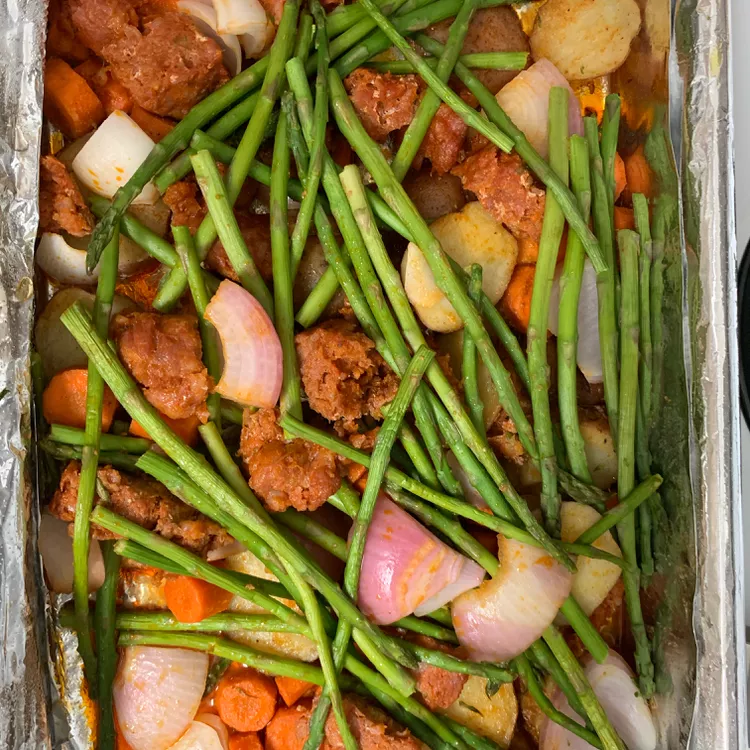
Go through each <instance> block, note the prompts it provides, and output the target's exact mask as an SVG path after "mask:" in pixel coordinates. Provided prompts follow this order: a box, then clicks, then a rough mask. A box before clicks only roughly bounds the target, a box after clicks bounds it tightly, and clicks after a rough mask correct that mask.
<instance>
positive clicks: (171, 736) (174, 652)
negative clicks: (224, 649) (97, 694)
mask: <svg viewBox="0 0 750 750" xmlns="http://www.w3.org/2000/svg"><path fill="white" fill-rule="evenodd" d="M207 674H208V654H205V653H203V652H201V651H189V650H188V649H184V648H161V647H156V646H132V647H129V648H126V649H125V650H124V652H123V654H122V657H121V659H120V664H119V666H118V669H117V675H116V676H115V682H114V687H113V694H114V702H115V708H116V710H117V722H118V724H119V726H120V730H121V731H122V734H123V736H124V738H125V740H126V741H127V743H128V744H129V745H130V747H131V748H132V749H133V750H167V748H169V747H170V746H171V745H173V744H174V743H175V742H177V740H178V739H180V737H181V736H182V735H183V734H184V733H185V732H186V731H187V729H188V727H190V724H191V722H192V721H193V717H194V716H195V714H196V712H197V710H198V706H199V705H200V702H201V699H202V698H203V690H204V689H205V686H206V676H207ZM203 726H206V725H203ZM211 731H212V732H213V731H214V730H213V729H212V730H211ZM214 734H215V732H214ZM217 743H218V745H217V750H221V742H220V741H219V739H218V735H217ZM187 747H190V746H189V745H188V746H187Z"/></svg>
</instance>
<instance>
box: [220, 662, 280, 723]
mask: <svg viewBox="0 0 750 750" xmlns="http://www.w3.org/2000/svg"><path fill="white" fill-rule="evenodd" d="M276 696H277V690H276V683H275V682H274V681H273V678H272V677H268V676H266V675H264V674H261V673H260V672H256V671H255V670H254V669H243V670H241V671H232V672H230V673H229V674H226V675H224V677H222V678H221V680H219V684H218V685H217V686H216V695H215V697H214V706H215V707H216V710H217V711H218V713H219V717H220V718H221V720H222V721H223V722H224V723H225V724H226V725H227V726H228V727H231V728H232V729H235V730H236V731H238V732H257V731H258V730H260V729H263V727H265V726H266V724H268V722H269V721H271V719H272V718H273V715H274V713H276Z"/></svg>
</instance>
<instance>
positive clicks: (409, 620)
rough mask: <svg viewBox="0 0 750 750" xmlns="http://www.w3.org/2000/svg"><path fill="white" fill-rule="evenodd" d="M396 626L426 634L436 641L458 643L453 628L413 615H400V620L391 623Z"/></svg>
mask: <svg viewBox="0 0 750 750" xmlns="http://www.w3.org/2000/svg"><path fill="white" fill-rule="evenodd" d="M393 626H394V627H396V628H401V629H402V630H408V631H409V632H411V633H419V634H420V635H426V636H429V637H430V638H435V639H436V640H438V641H445V642H446V643H453V644H454V645H457V644H458V638H457V637H456V634H455V633H454V632H453V630H451V629H449V628H442V627H440V625H435V624H433V623H431V622H427V621H426V620H423V619H421V618H419V617H415V616H414V615H409V616H407V617H402V618H401V619H400V620H396V622H394V623H393Z"/></svg>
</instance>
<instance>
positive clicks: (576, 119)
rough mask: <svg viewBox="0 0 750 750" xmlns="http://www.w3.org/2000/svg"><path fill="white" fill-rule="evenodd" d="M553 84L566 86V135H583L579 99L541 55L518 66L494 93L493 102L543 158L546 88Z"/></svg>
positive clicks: (546, 103)
mask: <svg viewBox="0 0 750 750" xmlns="http://www.w3.org/2000/svg"><path fill="white" fill-rule="evenodd" d="M554 86H561V87H562V88H566V89H568V91H569V92H570V98H569V101H568V130H569V131H570V135H583V117H582V116H581V103H580V102H579V101H578V97H577V96H576V95H575V92H574V91H573V89H572V88H571V87H570V84H569V83H568V82H567V80H566V79H565V76H564V75H563V74H562V73H561V72H560V71H559V70H558V69H557V68H556V67H555V66H554V65H553V64H552V63H551V62H550V61H549V60H545V59H544V58H542V59H541V60H537V61H536V62H535V63H534V64H533V65H532V66H531V67H529V68H526V70H522V71H521V72H520V73H519V74H518V75H517V76H516V77H515V78H514V79H513V80H512V81H510V83H507V84H505V86H503V88H501V89H500V91H498V92H497V94H496V95H495V99H497V103H498V104H499V105H500V106H501V107H502V108H503V109H504V110H505V113H506V114H507V115H508V117H510V119H511V120H513V123H514V125H515V126H516V127H517V128H519V129H520V130H522V131H523V133H524V135H525V136H526V137H527V138H528V139H529V142H530V143H531V145H532V146H533V147H534V148H535V149H536V150H537V151H538V152H539V154H540V155H541V156H542V157H543V158H545V159H546V158H547V154H548V143H547V129H548V127H549V119H548V115H549V92H550V89H551V88H553V87H554Z"/></svg>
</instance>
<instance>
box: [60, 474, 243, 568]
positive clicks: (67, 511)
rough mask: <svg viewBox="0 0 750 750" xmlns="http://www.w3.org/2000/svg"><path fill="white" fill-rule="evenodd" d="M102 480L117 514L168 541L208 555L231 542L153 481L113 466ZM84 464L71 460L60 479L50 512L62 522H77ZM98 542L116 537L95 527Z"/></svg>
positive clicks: (222, 533)
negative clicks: (82, 465) (77, 507)
mask: <svg viewBox="0 0 750 750" xmlns="http://www.w3.org/2000/svg"><path fill="white" fill-rule="evenodd" d="M97 476H98V478H99V481H100V482H101V483H102V485H103V486H104V489H105V490H106V491H107V492H108V493H109V505H110V507H111V508H112V510H114V512H115V513H117V514H118V515H121V516H122V517H123V518H127V519H128V520H129V521H132V522H133V523H137V524H138V525H139V526H142V527H143V528H145V529H148V530H149V531H155V532H156V533H157V534H159V535H161V536H163V537H164V538H165V539H170V540H171V541H173V542H175V543H176V544H179V545H180V546H182V547H185V548H187V549H190V550H192V551H194V552H196V553H197V554H200V555H205V554H206V552H208V551H209V550H212V549H218V548H219V547H223V546H225V545H227V544H229V543H231V542H232V538H231V537H230V536H229V534H227V532H226V531H224V529H222V528H221V526H219V525H218V524H216V523H214V522H213V521H211V520H209V519H208V518H206V517H205V516H202V515H201V514H200V513H198V512H197V511H196V510H194V509H193V508H191V507H190V506H188V505H185V503H182V502H180V501H179V500H177V498H175V497H173V496H172V495H171V494H170V493H169V492H168V491H167V489H166V487H164V485H162V484H160V483H159V482H156V481H154V480H153V479H145V478H143V477H135V476H128V475H127V474H122V473H120V472H119V471H118V470H117V469H114V468H112V467H111V466H101V467H99V469H98V471H97ZM80 482H81V464H80V463H79V462H78V461H71V462H70V463H69V464H68V465H67V466H66V467H65V470H64V471H63V473H62V476H61V477H60V485H59V487H58V489H57V491H56V492H55V495H54V497H53V498H52V502H51V503H50V506H49V507H50V512H51V513H52V515H54V516H56V517H57V518H59V519H60V520H61V521H66V522H68V523H72V522H73V521H74V520H75V514H76V504H77V503H78V487H79V485H80ZM92 533H93V536H94V538H95V539H113V538H115V535H114V534H112V533H111V532H109V531H107V530H105V529H102V528H101V527H98V526H93V527H92Z"/></svg>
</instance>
